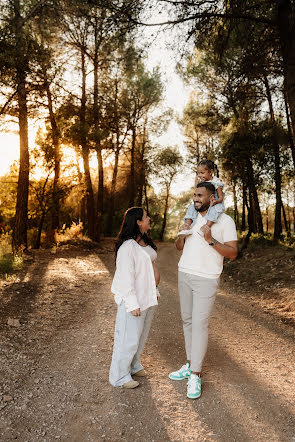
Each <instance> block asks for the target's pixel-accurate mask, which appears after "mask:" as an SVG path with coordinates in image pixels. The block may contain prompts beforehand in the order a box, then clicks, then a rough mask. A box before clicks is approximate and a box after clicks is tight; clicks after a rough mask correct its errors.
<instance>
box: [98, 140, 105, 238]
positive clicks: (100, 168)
mask: <svg viewBox="0 0 295 442" xmlns="http://www.w3.org/2000/svg"><path fill="white" fill-rule="evenodd" d="M97 165H98V189H97V213H96V240H97V241H99V239H100V235H101V230H102V215H103V197H104V187H103V185H104V184H103V175H104V174H103V161H102V155H101V146H100V145H99V146H97Z"/></svg>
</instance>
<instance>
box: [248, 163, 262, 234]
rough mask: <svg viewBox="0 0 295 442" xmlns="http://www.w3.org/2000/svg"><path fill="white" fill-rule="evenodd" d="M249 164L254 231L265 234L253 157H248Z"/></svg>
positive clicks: (250, 200)
mask: <svg viewBox="0 0 295 442" xmlns="http://www.w3.org/2000/svg"><path fill="white" fill-rule="evenodd" d="M247 166H248V177H249V203H250V210H251V211H252V220H253V230H252V231H253V233H256V232H258V233H260V234H261V235H263V234H264V232H263V222H262V215H261V210H260V205H259V199H258V194H257V189H256V186H255V180H254V171H253V164H252V160H251V158H248V161H247Z"/></svg>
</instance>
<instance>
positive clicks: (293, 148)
mask: <svg viewBox="0 0 295 442" xmlns="http://www.w3.org/2000/svg"><path fill="white" fill-rule="evenodd" d="M284 102H285V110H286V120H287V127H288V135H289V144H290V150H291V155H292V160H293V166H294V169H295V146H294V134H293V133H292V127H291V123H290V115H289V109H288V101H287V97H286V92H285V90H284Z"/></svg>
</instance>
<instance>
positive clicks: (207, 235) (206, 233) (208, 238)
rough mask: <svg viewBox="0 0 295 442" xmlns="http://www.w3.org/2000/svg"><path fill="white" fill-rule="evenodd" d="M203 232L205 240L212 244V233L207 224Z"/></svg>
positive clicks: (202, 228) (203, 227)
mask: <svg viewBox="0 0 295 442" xmlns="http://www.w3.org/2000/svg"><path fill="white" fill-rule="evenodd" d="M201 230H202V232H203V233H204V240H205V241H207V243H208V244H209V243H210V242H212V240H213V237H212V233H211V229H210V227H209V226H207V224H205V225H204V226H202V227H201Z"/></svg>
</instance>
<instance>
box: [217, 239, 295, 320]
mask: <svg viewBox="0 0 295 442" xmlns="http://www.w3.org/2000/svg"><path fill="white" fill-rule="evenodd" d="M294 267H295V251H294V249H293V248H288V247H286V246H283V245H281V244H279V245H274V244H273V243H270V242H269V241H260V242H255V241H253V242H252V243H250V245H249V247H248V249H247V250H246V251H245V252H244V253H243V256H242V257H241V258H239V259H237V260H236V261H234V262H228V263H227V264H226V265H225V270H224V278H223V283H224V284H225V285H229V284H231V285H232V284H233V282H234V287H235V289H236V291H237V292H238V293H241V294H244V295H246V296H247V297H248V298H249V301H250V302H252V303H253V302H254V303H257V304H259V305H260V306H261V307H262V308H263V309H264V310H265V311H266V312H271V313H273V314H275V315H278V316H279V317H280V318H281V319H282V320H283V321H285V322H294V324H295V272H294Z"/></svg>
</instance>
